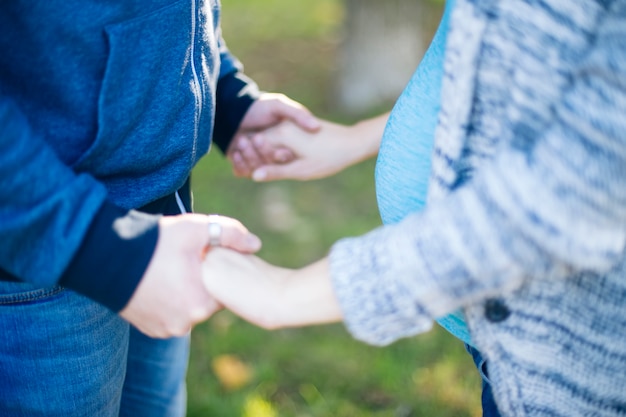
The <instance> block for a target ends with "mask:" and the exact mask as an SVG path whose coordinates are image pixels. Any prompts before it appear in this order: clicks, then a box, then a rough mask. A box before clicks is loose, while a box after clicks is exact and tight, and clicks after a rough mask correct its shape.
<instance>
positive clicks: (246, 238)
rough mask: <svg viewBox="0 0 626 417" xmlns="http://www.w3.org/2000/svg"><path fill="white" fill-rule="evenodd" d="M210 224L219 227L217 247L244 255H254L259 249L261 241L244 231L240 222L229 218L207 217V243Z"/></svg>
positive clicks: (246, 230)
mask: <svg viewBox="0 0 626 417" xmlns="http://www.w3.org/2000/svg"><path fill="white" fill-rule="evenodd" d="M210 223H218V224H219V225H220V226H221V232H220V236H219V246H222V247H225V248H230V249H234V250H236V251H238V252H244V253H254V252H257V251H258V250H259V249H261V239H259V238H258V236H256V235H255V234H253V233H251V232H250V231H249V230H248V229H246V227H245V226H244V225H242V224H241V222H239V221H238V220H235V219H232V218H230V217H226V216H218V215H211V216H207V227H206V233H207V240H206V242H207V243H208V242H209V240H210V236H209V224H210Z"/></svg>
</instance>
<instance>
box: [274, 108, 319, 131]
mask: <svg viewBox="0 0 626 417" xmlns="http://www.w3.org/2000/svg"><path fill="white" fill-rule="evenodd" d="M277 110H278V112H279V113H280V115H281V116H282V117H283V118H285V119H289V120H291V121H292V122H293V123H295V124H296V125H297V126H298V127H300V128H301V129H304V130H306V131H309V132H317V131H318V130H319V129H320V128H321V127H322V125H321V123H320V121H319V119H318V118H317V117H315V116H314V115H313V114H312V113H311V112H310V111H309V110H308V109H307V108H306V107H304V106H302V105H300V104H298V105H294V104H289V103H284V102H279V108H278V109H277Z"/></svg>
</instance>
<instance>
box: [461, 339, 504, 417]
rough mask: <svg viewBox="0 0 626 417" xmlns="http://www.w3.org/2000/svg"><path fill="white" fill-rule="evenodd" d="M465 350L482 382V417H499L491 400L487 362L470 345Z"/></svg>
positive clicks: (494, 403)
mask: <svg viewBox="0 0 626 417" xmlns="http://www.w3.org/2000/svg"><path fill="white" fill-rule="evenodd" d="M465 349H466V350H467V353H469V354H470V356H471V357H472V361H474V365H475V366H476V370H477V371H478V374H479V375H480V379H481V382H482V384H481V386H482V393H481V396H480V404H481V406H482V409H483V417H501V414H500V412H499V411H498V406H497V405H496V401H495V400H494V398H493V391H492V389H491V380H489V371H488V370H487V361H486V360H485V359H484V358H483V357H482V355H481V354H480V352H479V351H477V350H476V349H475V348H474V347H472V346H471V345H468V344H465Z"/></svg>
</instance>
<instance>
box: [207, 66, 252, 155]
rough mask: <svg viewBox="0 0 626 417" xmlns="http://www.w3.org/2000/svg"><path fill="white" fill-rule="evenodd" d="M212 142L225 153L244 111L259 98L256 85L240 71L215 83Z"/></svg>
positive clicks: (227, 75)
mask: <svg viewBox="0 0 626 417" xmlns="http://www.w3.org/2000/svg"><path fill="white" fill-rule="evenodd" d="M215 94H216V97H215V100H216V101H215V126H214V129H213V142H214V143H215V144H216V145H217V146H218V147H219V148H220V149H221V151H222V152H223V153H226V151H227V149H228V146H229V145H230V142H231V140H232V139H233V136H234V135H235V132H236V131H237V129H239V125H240V124H241V120H242V119H243V117H244V116H245V114H246V112H247V111H248V109H249V108H250V106H251V105H252V103H254V101H255V100H256V99H258V98H259V96H260V92H259V89H258V87H257V85H256V84H255V83H254V81H252V80H251V79H250V78H248V77H246V76H245V75H244V74H243V73H241V72H231V73H229V74H226V75H224V76H223V77H221V78H220V79H219V81H218V83H217V90H216V93H215Z"/></svg>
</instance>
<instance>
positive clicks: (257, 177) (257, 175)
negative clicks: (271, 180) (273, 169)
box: [252, 169, 267, 181]
mask: <svg viewBox="0 0 626 417" xmlns="http://www.w3.org/2000/svg"><path fill="white" fill-rule="evenodd" d="M266 178H267V172H266V171H265V170H264V169H257V170H256V171H254V172H253V173H252V179H253V180H254V181H265V179H266Z"/></svg>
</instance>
